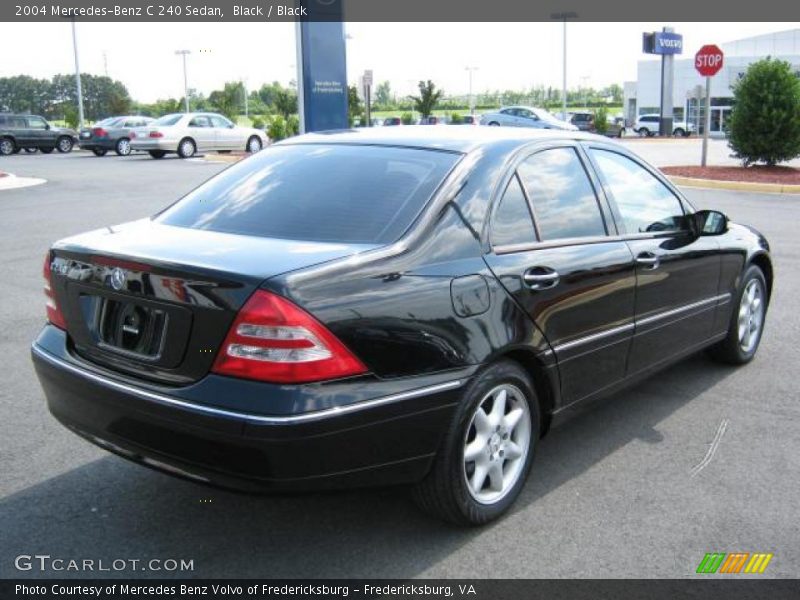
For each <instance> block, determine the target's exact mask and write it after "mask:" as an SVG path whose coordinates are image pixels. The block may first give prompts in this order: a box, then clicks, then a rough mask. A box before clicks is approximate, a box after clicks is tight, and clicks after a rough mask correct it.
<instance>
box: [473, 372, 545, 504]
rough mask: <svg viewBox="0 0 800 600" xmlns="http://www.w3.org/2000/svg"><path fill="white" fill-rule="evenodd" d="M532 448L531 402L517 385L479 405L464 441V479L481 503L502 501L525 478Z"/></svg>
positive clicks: (505, 386) (488, 396) (496, 392)
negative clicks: (526, 465)
mask: <svg viewBox="0 0 800 600" xmlns="http://www.w3.org/2000/svg"><path fill="white" fill-rule="evenodd" d="M530 445H531V414H530V408H529V406H528V400H527V399H526V398H525V395H524V394H523V393H522V391H520V389H519V388H518V387H516V386H513V385H510V384H502V385H499V386H497V387H495V388H493V389H492V390H491V391H490V392H489V393H488V394H486V396H484V397H483V400H481V402H480V403H479V404H478V406H477V408H476V409H475V412H474V413H473V415H472V419H471V421H470V424H469V427H468V428H467V433H466V437H465V439H464V469H463V470H464V479H465V482H466V484H467V489H468V490H469V493H470V495H471V496H472V497H473V498H474V499H475V500H476V501H478V502H480V503H481V504H495V503H497V502H499V501H500V500H502V499H503V498H504V497H505V496H506V495H507V494H508V493H509V491H511V489H512V488H513V487H514V485H515V484H516V483H517V481H518V480H519V478H520V476H521V475H522V472H523V469H524V466H525V462H526V459H527V456H528V452H529V450H530Z"/></svg>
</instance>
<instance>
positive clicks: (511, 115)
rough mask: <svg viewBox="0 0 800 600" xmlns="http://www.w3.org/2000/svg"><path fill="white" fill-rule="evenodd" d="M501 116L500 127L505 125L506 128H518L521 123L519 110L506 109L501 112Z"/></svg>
mask: <svg viewBox="0 0 800 600" xmlns="http://www.w3.org/2000/svg"><path fill="white" fill-rule="evenodd" d="M498 114H499V115H500V119H499V122H500V125H504V126H505V127H518V126H519V123H518V121H517V109H516V108H506V109H504V110H501V111H500V112H499V113H498Z"/></svg>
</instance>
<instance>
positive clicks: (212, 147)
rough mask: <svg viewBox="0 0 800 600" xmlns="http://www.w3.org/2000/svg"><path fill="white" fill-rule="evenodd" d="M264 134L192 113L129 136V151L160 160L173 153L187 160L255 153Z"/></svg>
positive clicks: (262, 143)
mask: <svg viewBox="0 0 800 600" xmlns="http://www.w3.org/2000/svg"><path fill="white" fill-rule="evenodd" d="M267 141H268V138H267V136H266V134H265V133H264V132H263V131H260V130H258V129H253V128H252V127H240V126H239V125H235V124H234V123H232V122H231V121H230V120H229V119H227V118H226V117H223V116H222V115H219V114H217V113H208V112H195V113H175V114H171V115H164V116H163V117H161V118H160V119H157V120H155V121H153V122H152V123H150V124H149V125H147V126H146V127H137V128H136V129H134V130H133V132H132V133H131V149H132V150H139V151H142V152H149V153H150V156H152V157H153V158H163V157H164V156H165V155H166V154H168V153H170V152H176V153H177V154H178V156H180V157H181V158H189V157H190V156H194V155H195V154H196V153H198V152H230V151H231V150H245V151H247V152H258V151H259V150H261V148H263V147H264V146H265V145H266V144H267Z"/></svg>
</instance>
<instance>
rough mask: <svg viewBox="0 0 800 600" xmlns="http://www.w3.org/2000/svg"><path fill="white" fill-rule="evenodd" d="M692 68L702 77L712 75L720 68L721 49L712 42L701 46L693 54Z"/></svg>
mask: <svg viewBox="0 0 800 600" xmlns="http://www.w3.org/2000/svg"><path fill="white" fill-rule="evenodd" d="M694 68H695V69H697V72H698V73H700V75H702V76H703V77H713V76H714V75H716V74H717V73H718V72H719V70H720V69H721V68H722V50H720V49H719V48H718V47H717V46H715V45H714V44H708V45H706V46H703V47H702V48H700V50H698V51H697V54H695V55H694Z"/></svg>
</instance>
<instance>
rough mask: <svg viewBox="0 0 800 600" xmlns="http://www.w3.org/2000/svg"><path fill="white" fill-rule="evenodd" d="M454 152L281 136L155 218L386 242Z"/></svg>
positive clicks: (426, 195) (285, 235)
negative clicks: (285, 141) (306, 141)
mask: <svg viewBox="0 0 800 600" xmlns="http://www.w3.org/2000/svg"><path fill="white" fill-rule="evenodd" d="M460 157H461V155H460V154H455V153H451V152H438V151H433V150H418V149H412V148H397V147H389V146H366V145H364V146H359V145H344V144H341V145H337V144H287V145H281V144H279V145H275V146H271V147H269V148H267V149H265V150H264V151H262V152H259V153H258V154H256V155H255V156H253V157H251V158H249V159H248V160H246V161H242V162H240V163H237V164H236V165H234V166H232V167H230V168H229V169H226V170H225V171H224V172H222V173H221V174H219V175H218V176H216V177H214V178H212V179H210V180H209V181H207V182H206V183H204V184H203V185H201V186H200V187H199V188H197V189H196V190H194V191H193V192H191V193H189V194H188V195H187V196H185V197H184V198H183V199H182V200H180V201H179V202H177V203H175V204H173V205H172V206H171V207H169V208H168V209H166V210H165V211H164V212H162V213H161V214H160V215H158V216H157V217H156V220H157V221H159V222H161V223H164V224H166V225H174V226H178V227H190V228H192V229H208V230H211V231H220V232H226V233H235V234H241V235H252V236H259V237H270V238H281V239H289V240H307V241H314V242H338V243H352V244H356V243H362V244H383V243H391V242H393V241H395V240H397V239H398V238H399V237H400V236H401V235H402V234H403V233H404V232H405V231H406V229H408V227H409V226H410V225H411V223H412V222H413V221H414V219H415V218H416V217H417V215H418V214H419V213H420V211H422V209H423V208H424V207H425V205H426V204H427V202H428V200H429V199H430V198H431V197H432V196H433V194H434V192H435V191H436V189H437V188H438V186H439V184H440V183H441V182H442V181H443V180H444V178H445V177H446V176H447V174H448V173H449V172H450V170H451V169H452V168H453V166H454V165H455V164H456V163H457V162H458V160H459V158H460Z"/></svg>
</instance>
